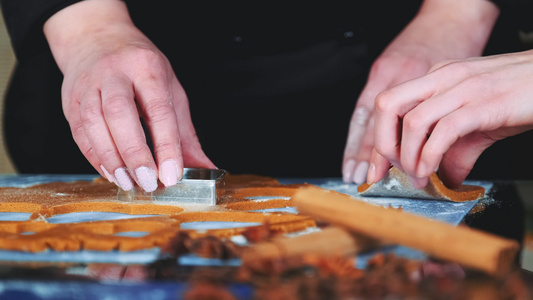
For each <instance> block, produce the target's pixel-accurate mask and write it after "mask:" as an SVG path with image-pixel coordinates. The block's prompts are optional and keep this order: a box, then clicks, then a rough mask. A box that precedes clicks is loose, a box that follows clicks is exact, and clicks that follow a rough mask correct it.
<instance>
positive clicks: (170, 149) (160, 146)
mask: <svg viewBox="0 0 533 300" xmlns="http://www.w3.org/2000/svg"><path fill="white" fill-rule="evenodd" d="M178 145H179V142H177V139H176V141H162V142H157V143H155V145H154V148H155V151H157V152H158V153H175V152H177V151H178V149H179V146H178Z"/></svg>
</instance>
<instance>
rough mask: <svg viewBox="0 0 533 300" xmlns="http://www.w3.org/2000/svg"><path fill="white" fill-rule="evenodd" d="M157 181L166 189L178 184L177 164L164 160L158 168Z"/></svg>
mask: <svg viewBox="0 0 533 300" xmlns="http://www.w3.org/2000/svg"><path fill="white" fill-rule="evenodd" d="M159 179H160V180H161V182H162V183H163V184H164V185H165V186H167V187H168V186H173V185H175V184H176V183H178V179H179V178H178V164H176V162H175V161H174V160H172V159H169V160H165V161H164V162H163V163H162V164H161V166H160V167H159Z"/></svg>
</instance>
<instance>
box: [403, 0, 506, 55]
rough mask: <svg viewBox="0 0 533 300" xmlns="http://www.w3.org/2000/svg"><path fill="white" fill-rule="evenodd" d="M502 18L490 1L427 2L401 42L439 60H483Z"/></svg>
mask: <svg viewBox="0 0 533 300" xmlns="http://www.w3.org/2000/svg"><path fill="white" fill-rule="evenodd" d="M498 15H499V9H498V7H497V6H496V5H495V4H494V3H492V2H490V1H488V0H465V1H461V0H425V1H424V2H423V4H422V6H421V8H420V10H419V12H418V13H417V15H416V17H415V18H414V19H413V20H412V21H411V23H410V24H409V25H408V26H407V27H406V28H405V29H404V31H403V32H402V33H401V34H400V35H399V36H398V38H397V39H403V40H404V41H403V42H404V44H412V45H417V47H418V49H419V50H418V51H431V52H432V54H431V56H432V57H434V58H435V59H437V60H440V59H457V58H466V57H471V56H479V55H481V53H482V51H483V48H484V47H485V45H486V43H487V41H488V39H489V36H490V34H491V31H492V29H493V27H494V23H495V22H496V19H497V18H498ZM421 45H423V46H424V45H425V47H423V48H421V47H420V46H421ZM433 63H435V61H434V62H433Z"/></svg>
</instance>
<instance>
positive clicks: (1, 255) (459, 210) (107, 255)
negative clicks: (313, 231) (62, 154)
mask: <svg viewBox="0 0 533 300" xmlns="http://www.w3.org/2000/svg"><path fill="white" fill-rule="evenodd" d="M95 177H96V176H95V175H16V176H9V175H2V176H0V186H11V187H28V186H31V185H35V184H41V183H49V182H57V181H60V182H71V181H76V180H88V181H91V180H93V179H94V178H95ZM279 181H280V182H281V183H284V184H290V183H304V182H306V183H310V184H314V185H317V186H320V187H322V188H326V189H331V190H335V191H338V192H341V193H345V194H348V195H351V196H355V197H358V198H360V200H363V201H366V202H369V203H373V204H377V205H383V206H392V207H396V208H397V207H401V208H402V209H403V211H405V212H409V213H414V214H418V215H421V216H425V217H428V218H430V219H434V220H439V221H443V222H447V223H450V224H453V225H457V224H459V223H460V222H461V220H462V219H463V218H464V216H465V215H466V214H467V213H468V212H469V211H470V210H471V209H472V207H473V206H474V205H476V203H477V202H478V201H477V200H475V201H467V202H461V203H455V202H450V201H435V200H418V199H402V198H374V197H359V196H358V193H357V185H355V184H346V183H344V182H342V180H341V179H340V178H321V179H302V178H300V179H298V178H282V179H279ZM466 184H474V185H481V186H483V187H485V190H486V194H488V192H489V191H490V189H491V188H492V183H490V182H477V181H476V182H466ZM483 200H487V199H483ZM483 200H482V201H483ZM261 211H268V212H275V211H284V212H290V213H297V210H296V208H294V207H286V208H279V209H268V210H261ZM146 216H150V215H146ZM138 217H143V216H138V215H127V214H121V213H104V212H86V213H70V214H64V215H55V216H52V217H50V218H48V221H49V222H51V223H75V222H83V221H97V220H114V219H124V218H138ZM28 218H29V214H26V213H0V221H6V220H14V221H22V220H27V219H28ZM223 223H227V222H211V223H210V224H203V225H202V224H190V225H191V226H195V227H196V228H200V229H202V230H203V229H209V228H207V227H206V226H207V225H209V226H208V227H210V228H212V229H214V228H223V227H227V226H228V224H223ZM28 234H31V233H28ZM131 234H132V237H133V236H135V234H139V236H142V234H141V233H131ZM383 251H393V252H395V253H396V254H398V255H401V256H405V257H409V258H412V259H424V258H425V255H424V254H423V253H421V252H419V251H416V250H413V249H409V248H405V247H401V246H397V247H389V248H387V249H383ZM373 254H374V253H367V254H363V255H360V257H358V259H357V267H358V268H364V267H365V266H366V260H367V259H366V258H367V257H370V256H372V255H373ZM159 255H160V249H158V248H153V249H147V250H140V251H129V252H121V251H109V252H99V251H85V250H83V251H75V252H55V251H44V252H39V253H26V252H21V251H5V250H0V261H2V260H3V261H44V262H81V263H93V262H102V263H118V264H135V263H140V264H147V263H151V262H153V261H155V260H157V259H158V257H159ZM181 259H182V260H183V261H182V262H181V263H184V264H187V265H220V264H221V263H222V262H220V261H219V260H208V259H203V258H199V257H195V256H186V257H183V258H181ZM225 263H227V262H225ZM238 264H239V262H238V260H237V261H232V262H231V265H238Z"/></svg>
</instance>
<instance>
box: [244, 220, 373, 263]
mask: <svg viewBox="0 0 533 300" xmlns="http://www.w3.org/2000/svg"><path fill="white" fill-rule="evenodd" d="M380 244H381V243H380V242H378V241H377V240H375V239H372V238H368V237H364V236H361V235H356V234H353V233H350V232H348V231H347V230H345V229H343V228H340V227H334V226H330V227H327V228H325V229H323V230H321V231H318V232H313V233H309V234H305V235H300V236H297V237H292V238H287V237H279V238H274V239H272V240H271V241H269V242H262V243H258V244H255V245H252V246H250V247H248V248H246V249H245V250H244V251H243V254H242V259H243V261H246V260H256V259H269V258H270V259H271V258H278V257H292V256H299V255H302V254H319V255H340V256H347V255H354V254H356V253H361V252H364V251H368V250H371V249H375V248H377V247H378V245H380Z"/></svg>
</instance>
